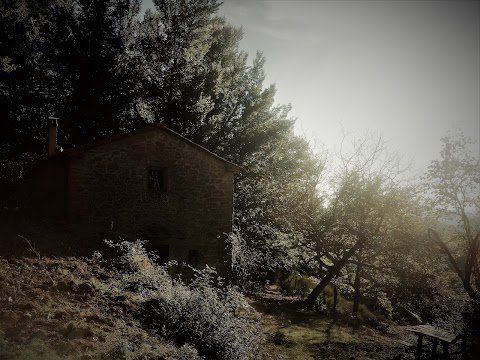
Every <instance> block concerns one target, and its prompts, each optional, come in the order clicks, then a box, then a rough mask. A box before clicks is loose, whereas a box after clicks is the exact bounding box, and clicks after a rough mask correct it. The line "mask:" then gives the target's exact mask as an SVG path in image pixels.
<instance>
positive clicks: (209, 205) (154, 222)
mask: <svg viewBox="0 0 480 360" xmlns="http://www.w3.org/2000/svg"><path fill="white" fill-rule="evenodd" d="M48 153H49V156H48V158H46V159H42V160H41V161H38V162H37V163H36V164H35V166H34V168H33V171H32V173H33V209H34V212H35V213H37V214H41V215H42V217H46V218H49V219H56V220H59V221H60V222H63V223H67V224H71V225H72V226H76V229H78V231H80V232H82V234H87V235H88V234H90V235H92V238H93V234H95V236H96V238H97V241H100V238H102V237H104V238H105V237H109V236H113V234H118V235H121V236H123V237H125V238H127V239H134V238H136V239H146V240H148V242H147V249H149V250H155V251H156V252H157V254H158V255H159V257H160V260H161V261H167V260H177V261H178V262H179V263H180V264H181V263H183V262H186V263H189V264H190V265H192V266H194V267H200V268H201V267H203V266H205V264H208V265H209V266H211V267H214V268H216V269H217V271H218V272H219V273H220V274H224V273H226V272H228V269H229V267H230V262H231V257H230V254H229V252H228V251H227V249H226V243H225V240H226V236H225V234H226V233H228V232H230V231H231V229H232V213H233V181H234V174H235V173H237V172H238V171H239V167H238V166H236V165H234V164H233V163H230V162H228V161H227V160H225V159H223V158H221V157H219V156H217V155H215V154H213V153H212V152H210V151H208V150H207V149H205V148H203V147H201V146H199V145H197V144H195V143H193V142H191V141H189V140H187V139H186V138H184V137H182V136H181V135H179V134H177V133H175V132H174V131H172V130H170V129H168V128H167V127H165V126H163V125H161V124H150V125H147V126H145V127H142V128H140V129H137V130H135V131H133V132H131V133H126V134H120V135H116V136H113V137H111V138H109V139H106V140H102V141H97V142H95V143H92V144H88V145H84V146H79V147H75V148H72V149H67V150H65V151H59V148H58V146H56V124H55V125H54V126H52V127H50V130H49V145H48ZM90 245H91V244H90Z"/></svg>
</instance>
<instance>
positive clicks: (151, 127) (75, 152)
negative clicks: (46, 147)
mask: <svg viewBox="0 0 480 360" xmlns="http://www.w3.org/2000/svg"><path fill="white" fill-rule="evenodd" d="M153 131H163V132H165V133H167V134H169V135H171V136H173V137H176V138H178V139H180V140H182V141H183V142H185V143H187V144H188V145H190V146H192V147H194V148H196V149H198V150H199V151H202V152H204V153H206V154H208V155H210V156H211V157H213V158H215V159H217V160H219V161H221V162H223V163H225V165H227V169H228V170H229V171H232V172H235V173H238V172H240V170H241V168H240V166H238V165H236V164H234V163H232V162H230V161H228V160H226V159H224V158H222V157H220V156H218V155H217V154H215V153H213V152H211V151H210V150H208V149H206V148H204V147H203V146H200V145H198V144H196V143H194V142H193V141H191V140H189V139H187V138H185V137H184V136H182V135H180V134H178V133H176V132H175V131H173V130H171V129H169V128H167V127H166V126H165V125H162V124H160V123H153V124H148V125H145V126H143V127H141V128H138V129H136V130H133V131H131V132H128V133H122V134H117V135H113V136H111V137H109V138H107V139H104V140H98V141H95V142H93V143H90V144H85V145H81V146H76V147H73V148H69V149H65V150H64V151H63V152H61V153H58V154H56V155H54V156H52V157H51V158H44V159H42V160H49V159H52V158H60V157H64V158H71V157H76V156H81V155H82V154H84V153H85V152H88V151H89V150H92V149H95V148H97V147H100V146H105V145H108V144H111V143H113V142H116V141H119V140H123V139H125V138H127V137H131V136H135V135H138V134H142V133H148V132H153Z"/></svg>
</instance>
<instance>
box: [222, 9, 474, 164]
mask: <svg viewBox="0 0 480 360" xmlns="http://www.w3.org/2000/svg"><path fill="white" fill-rule="evenodd" d="M221 13H222V14H224V15H225V16H226V17H227V19H228V20H229V21H230V22H231V23H232V24H234V25H238V26H240V25H241V26H243V29H244V39H243V41H242V43H241V46H242V48H243V49H244V50H246V51H247V52H248V53H249V54H251V56H253V55H254V54H255V52H256V51H257V50H260V51H262V52H263V54H264V55H265V57H266V59H267V64H266V72H267V81H266V82H267V83H272V82H274V83H276V85H277V97H276V99H277V101H278V102H279V103H289V102H290V103H291V104H292V106H293V109H292V115H293V116H295V117H297V118H298V120H297V126H296V128H297V132H298V133H300V134H303V133H304V134H306V135H307V136H313V137H314V138H317V139H318V140H320V141H321V142H323V143H325V144H326V146H327V147H333V146H335V145H338V142H339V141H340V139H341V126H343V127H344V128H345V129H346V130H348V131H354V132H359V133H363V132H364V131H366V130H367V129H370V130H372V131H374V132H377V133H381V134H383V136H384V137H385V139H386V140H388V142H389V144H390V145H391V147H392V149H394V150H398V151H399V152H400V153H402V154H404V155H405V156H406V158H412V157H415V158H416V165H417V166H418V167H424V166H427V165H428V163H429V162H430V160H432V159H433V158H434V157H437V156H438V154H439V151H440V138H441V137H442V136H444V135H445V134H446V132H447V130H448V129H449V128H451V127H452V126H459V127H461V128H462V129H463V130H464V132H465V133H467V134H469V135H470V136H472V137H475V138H476V139H480V48H479V47H480V40H479V35H480V30H479V17H480V9H479V2H478V1H471V2H461V1H358V0H357V1H313V0H312V1H287V0H283V1H282V0H276V1H258V0H251V1H248V0H247V1H246V0H224V5H223V6H222V8H221ZM477 149H478V148H477ZM477 153H480V150H477Z"/></svg>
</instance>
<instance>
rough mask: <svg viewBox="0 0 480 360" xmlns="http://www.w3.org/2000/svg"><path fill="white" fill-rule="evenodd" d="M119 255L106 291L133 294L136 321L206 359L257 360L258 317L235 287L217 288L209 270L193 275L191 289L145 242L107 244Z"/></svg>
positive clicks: (216, 280)
mask: <svg viewBox="0 0 480 360" xmlns="http://www.w3.org/2000/svg"><path fill="white" fill-rule="evenodd" d="M109 244H110V246H112V247H113V248H116V249H118V250H119V251H120V254H121V255H120V257H119V260H118V261H119V264H121V265H122V267H121V268H122V269H123V270H122V271H117V272H116V273H115V276H114V277H113V278H111V279H110V282H109V284H108V288H107V289H104V291H105V292H108V293H111V294H117V295H121V294H130V296H132V297H133V298H135V299H136V301H137V304H138V307H137V308H136V309H135V310H134V313H135V316H136V317H137V318H139V319H140V320H141V321H142V323H143V324H144V325H145V326H146V327H147V328H148V329H150V330H153V331H155V332H157V333H158V334H160V335H161V336H162V337H164V338H166V339H169V340H172V341H173V342H175V343H177V344H179V345H185V344H190V345H192V346H193V347H194V348H195V349H196V350H197V351H198V353H199V354H200V355H201V356H203V357H205V358H207V359H257V358H258V357H259V354H260V345H261V343H262V338H263V336H262V328H261V323H260V321H259V319H260V316H259V314H258V313H257V312H256V311H255V310H254V309H253V308H252V307H251V306H250V305H249V304H248V303H247V301H246V300H245V298H244V297H243V295H242V294H241V293H239V292H238V291H237V290H235V289H234V288H233V287H230V286H226V287H217V286H214V283H217V282H218V278H215V275H216V272H215V271H214V270H213V269H211V268H209V267H208V266H207V267H206V268H205V269H203V270H196V269H193V270H194V274H195V275H194V278H193V279H192V280H191V282H190V283H189V285H186V284H184V282H183V281H182V280H181V279H180V278H175V279H172V278H171V277H170V275H169V274H168V266H170V265H172V264H167V265H166V266H159V265H157V264H156V263H155V261H154V260H155V259H152V258H151V254H148V253H147V252H146V251H145V248H144V247H143V244H142V242H140V241H136V242H133V243H132V242H127V241H123V242H120V243H113V242H109Z"/></svg>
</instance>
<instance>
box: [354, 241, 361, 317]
mask: <svg viewBox="0 0 480 360" xmlns="http://www.w3.org/2000/svg"><path fill="white" fill-rule="evenodd" d="M361 277H362V249H360V251H359V253H358V263H357V269H356V271H355V281H354V283H353V289H354V292H353V309H352V317H353V318H354V319H356V318H357V315H358V307H359V306H360V297H361V295H362V294H361V293H360V280H361Z"/></svg>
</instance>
